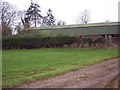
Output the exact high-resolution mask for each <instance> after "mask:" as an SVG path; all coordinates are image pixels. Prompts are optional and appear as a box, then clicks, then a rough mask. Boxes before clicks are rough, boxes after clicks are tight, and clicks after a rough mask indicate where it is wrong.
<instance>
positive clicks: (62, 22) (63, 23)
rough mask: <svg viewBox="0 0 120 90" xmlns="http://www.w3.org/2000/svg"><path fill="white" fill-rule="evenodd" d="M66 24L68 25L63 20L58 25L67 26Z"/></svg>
mask: <svg viewBox="0 0 120 90" xmlns="http://www.w3.org/2000/svg"><path fill="white" fill-rule="evenodd" d="M65 24H66V23H65V22H64V21H62V20H60V21H58V22H57V25H65Z"/></svg>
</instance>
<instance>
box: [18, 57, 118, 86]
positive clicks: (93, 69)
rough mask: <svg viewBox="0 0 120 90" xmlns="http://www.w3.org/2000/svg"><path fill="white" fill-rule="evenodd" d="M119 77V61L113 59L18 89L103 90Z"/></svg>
mask: <svg viewBox="0 0 120 90" xmlns="http://www.w3.org/2000/svg"><path fill="white" fill-rule="evenodd" d="M117 76H118V59H111V60H109V61H105V62H102V63H99V64H96V65H93V66H90V67H87V68H83V69H80V70H76V71H72V72H69V73H67V74H64V75H60V76H56V77H52V78H49V79H45V80H39V81H35V82H32V83H28V84H25V85H21V86H19V87H17V88H102V87H103V86H105V85H107V84H108V83H110V82H111V81H112V80H114V79H115V78H116V77H117Z"/></svg>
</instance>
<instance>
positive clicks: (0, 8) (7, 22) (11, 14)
mask: <svg viewBox="0 0 120 90" xmlns="http://www.w3.org/2000/svg"><path fill="white" fill-rule="evenodd" d="M0 14H1V15H0V22H1V26H2V32H3V33H2V34H3V35H4V33H5V35H7V32H8V35H10V32H11V31H12V30H11V26H13V25H14V24H15V21H16V20H18V16H19V15H18V13H17V12H16V11H15V10H14V9H13V6H12V5H11V4H10V3H8V2H2V1H1V3H0ZM11 33H12V32H11Z"/></svg>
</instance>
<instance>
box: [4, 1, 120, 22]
mask: <svg viewBox="0 0 120 90" xmlns="http://www.w3.org/2000/svg"><path fill="white" fill-rule="evenodd" d="M4 1H7V2H10V3H11V4H13V5H16V6H17V7H18V8H19V10H27V9H28V7H29V6H30V1H31V0H4ZM33 1H34V2H37V3H38V4H39V5H40V7H41V11H42V12H41V14H42V15H45V14H46V12H47V10H48V9H49V8H51V10H52V12H53V15H54V16H55V18H56V19H58V20H63V21H65V22H66V23H67V24H76V18H77V16H79V15H80V12H82V11H83V10H84V9H89V11H90V17H91V21H90V23H99V22H105V21H106V20H110V21H112V22H116V21H118V2H119V1H120V0H33Z"/></svg>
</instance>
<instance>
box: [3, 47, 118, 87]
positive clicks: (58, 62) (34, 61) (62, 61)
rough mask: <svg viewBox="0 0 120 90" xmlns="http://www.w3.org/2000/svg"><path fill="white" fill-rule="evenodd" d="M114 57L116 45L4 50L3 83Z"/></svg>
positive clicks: (46, 75) (11, 83) (64, 70)
mask: <svg viewBox="0 0 120 90" xmlns="http://www.w3.org/2000/svg"><path fill="white" fill-rule="evenodd" d="M115 57H118V50H117V49H79V48H54V49H33V50H3V52H2V69H3V72H2V76H3V87H10V86H16V85H20V84H23V83H26V82H32V81H35V80H40V79H44V78H48V77H51V76H55V75H58V74H62V73H65V72H68V71H72V70H77V69H79V68H83V67H86V66H89V65H92V64H96V63H99V62H102V61H105V60H108V59H111V58H115Z"/></svg>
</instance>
